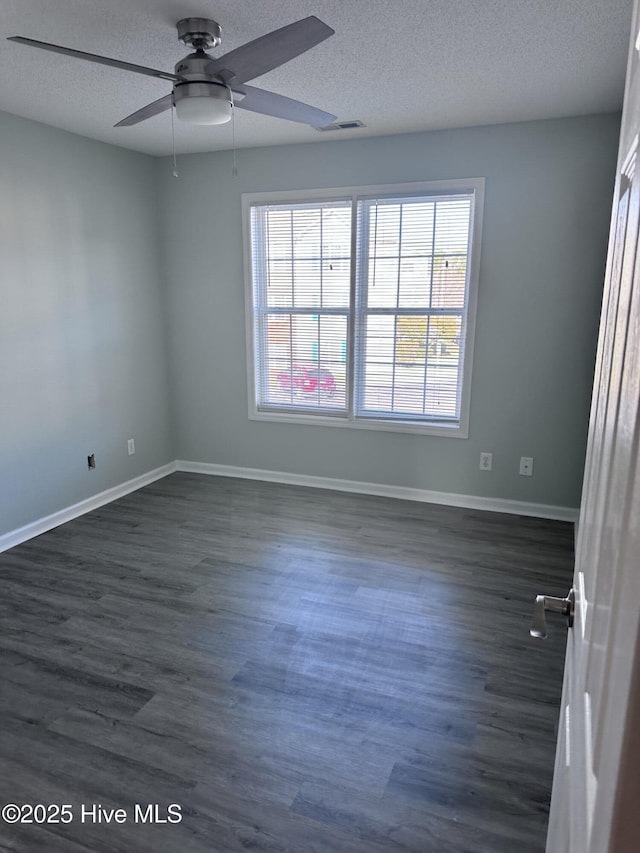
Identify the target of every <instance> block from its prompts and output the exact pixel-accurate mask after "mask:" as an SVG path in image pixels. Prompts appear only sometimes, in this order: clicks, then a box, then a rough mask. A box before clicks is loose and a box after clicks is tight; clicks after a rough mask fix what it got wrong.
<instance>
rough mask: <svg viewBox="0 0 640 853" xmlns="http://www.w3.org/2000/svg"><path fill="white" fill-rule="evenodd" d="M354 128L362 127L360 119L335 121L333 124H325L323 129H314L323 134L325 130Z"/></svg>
mask: <svg viewBox="0 0 640 853" xmlns="http://www.w3.org/2000/svg"><path fill="white" fill-rule="evenodd" d="M354 127H364V124H363V123H362V122H361V121H360V119H354V120H353V121H336V122H334V123H333V124H326V125H325V126H324V127H316V130H320V131H322V132H323V133H324V131H325V130H351V129H352V128H354Z"/></svg>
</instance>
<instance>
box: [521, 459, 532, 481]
mask: <svg viewBox="0 0 640 853" xmlns="http://www.w3.org/2000/svg"><path fill="white" fill-rule="evenodd" d="M520 474H521V475H522V476H523V477H533V456H521V457H520Z"/></svg>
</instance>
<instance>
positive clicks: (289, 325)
mask: <svg viewBox="0 0 640 853" xmlns="http://www.w3.org/2000/svg"><path fill="white" fill-rule="evenodd" d="M251 243H252V246H251V252H252V272H253V296H254V305H253V325H254V329H253V332H254V351H255V354H256V365H255V368H256V370H255V378H256V406H257V408H258V410H262V411H285V412H286V411H297V412H302V413H304V412H305V411H306V412H308V413H310V414H318V413H322V414H325V415H334V416H342V417H345V416H346V413H347V353H348V349H349V342H348V339H347V338H348V329H349V323H348V316H349V311H350V276H351V202H350V201H348V200H347V201H341V200H338V201H323V202H317V203H310V204H306V203H305V204H282V205H277V204H276V205H254V206H252V208H251Z"/></svg>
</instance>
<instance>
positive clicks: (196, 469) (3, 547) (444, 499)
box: [0, 459, 579, 553]
mask: <svg viewBox="0 0 640 853" xmlns="http://www.w3.org/2000/svg"><path fill="white" fill-rule="evenodd" d="M174 471H184V472H188V473H192V474H211V475H215V476H218V477H237V478H240V479H243V480H264V481H266V482H268V483H286V484H287V485H290V486H309V487H311V488H314V489H329V490H332V491H335V492H355V493H356V494H361V495H377V496H379V497H385V498H399V499H400V500H406V501H421V502H422V503H434V504H443V505H445V506H459V507H465V508H466V509H479V510H487V511H489V512H504V513H508V514H510V515H527V516H532V517H534V518H551V519H556V520H559V521H569V522H574V523H576V522H577V521H578V515H579V510H578V509H577V508H574V507H565V506H552V505H549V504H538V503H529V502H527V501H512V500H503V499H501V498H484V497H480V496H478V495H458V494H454V493H453V492H435V491H431V490H429V489H411V488H408V487H407V486H388V485H385V484H383V483H364V482H361V481H359V480H339V479H336V478H334V477H314V476H311V475H309V474H291V473H288V472H286V471H265V470H263V469H262V468H241V467H237V466H235V465H216V464H213V463H210V462H189V461H186V460H184V459H178V460H177V461H176V462H170V463H169V464H168V465H162V466H161V467H160V468H155V469H154V470H153V471H148V472H147V473H146V474H141V475H140V476H139V477H134V478H133V479H132V480H127V482H126V483H121V484H120V485H118V486H113V488H111V489H106V490H105V491H104V492H99V493H98V494H97V495H93V496H92V497H90V498H87V499H86V500H83V501H80V502H79V503H77V504H73V506H69V507H65V509H61V510H59V511H58V512H54V513H52V514H51V515H47V516H46V517H45V518H39V519H37V520H36V521H33V522H31V523H30V524H25V526H24V527H19V528H18V529H16V530H10V531H9V532H8V533H5V534H3V535H0V553H2V552H3V551H8V550H9V548H13V547H14V546H15V545H19V544H20V543H21V542H26V541H27V539H33V537H34V536H39V535H40V534H41V533H46V532H47V530H51V529H52V528H54V527H58V526H59V525H60V524H64V523H65V522H66V521H71V520H72V519H73V518H77V517H78V516H80V515H84V514H85V513H87V512H91V510H92V509H97V508H98V507H100V506H104V505H105V504H108V503H111V501H115V500H117V499H118V498H122V497H124V496H125V495H128V494H129V493H130V492H135V491H136V490H137V489H141V488H142V487H143V486H148V485H149V484H150V483H154V482H155V481H156V480H160V479H162V478H163V477H166V476H167V475H168V474H172V473H173V472H174Z"/></svg>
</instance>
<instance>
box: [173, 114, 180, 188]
mask: <svg viewBox="0 0 640 853" xmlns="http://www.w3.org/2000/svg"><path fill="white" fill-rule="evenodd" d="M174 112H175V104H171V148H172V150H173V177H174V178H179V177H180V175H179V174H178V164H177V163H176V129H175V123H174V119H173V113H174Z"/></svg>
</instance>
